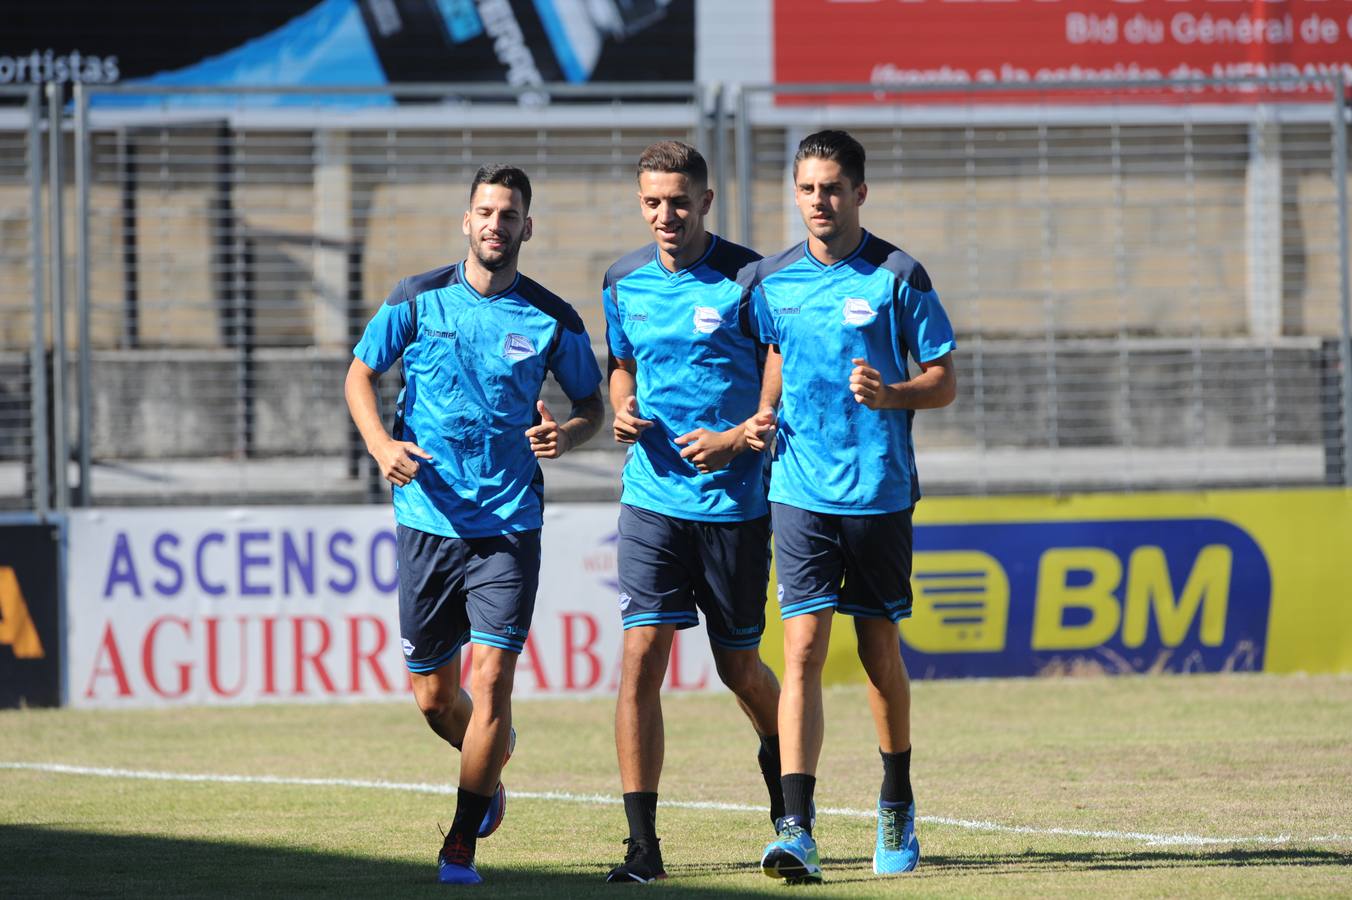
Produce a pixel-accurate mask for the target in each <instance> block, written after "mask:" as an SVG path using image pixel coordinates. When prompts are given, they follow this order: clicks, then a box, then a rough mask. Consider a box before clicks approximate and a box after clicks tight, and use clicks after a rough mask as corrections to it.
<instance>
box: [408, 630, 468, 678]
mask: <svg viewBox="0 0 1352 900" xmlns="http://www.w3.org/2000/svg"><path fill="white" fill-rule="evenodd" d="M468 643H469V635H468V634H466V635H465V636H464V637H462V638H461V639H460V640H459V641H457V642H456V644H455V648H454V649H453V650H448V651H446V652H445V653H443V654H441V655H440V656H436V657H433V658H432V659H430V660H427V661H425V662H424V661H421V660H412V659H406V660H404V666H405V667H406V668H407V669H408V670H409V671H410V672H413V673H414V674H416V675H426V674H427V673H428V672H435V671H436V670H437V669H440V668H441V667H442V666H444V665H446V663H448V662H450V661H451V659H452V658H453V657H454V656H455V655H456V654H457V653H459V652H460V651H461V650H463V649H464V648H465V645H466V644H468Z"/></svg>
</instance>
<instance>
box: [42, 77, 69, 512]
mask: <svg viewBox="0 0 1352 900" xmlns="http://www.w3.org/2000/svg"><path fill="white" fill-rule="evenodd" d="M63 107H64V104H63V102H62V94H61V85H59V84H48V85H47V139H48V147H49V150H48V158H49V159H50V161H51V173H52V177H51V184H50V188H49V192H48V193H49V196H50V197H51V204H52V215H51V220H50V228H51V235H52V443H53V445H54V446H53V447H52V460H53V466H52V468H53V470H54V471H53V474H54V475H55V479H56V503H55V506H56V510H57V511H58V512H65V511H66V510H67V509H69V508H70V466H69V463H70V439H69V436H68V435H67V434H66V428H67V425H68V424H69V419H70V417H69V416H68V415H67V413H66V404H67V400H68V391H67V389H66V235H65V215H64V212H65V210H64V207H65V204H64V203H63V202H62V201H63V195H64V194H65V188H64V186H63V185H62V184H61V175H62V172H61V149H62V148H61V144H62V135H61V118H62V114H63Z"/></svg>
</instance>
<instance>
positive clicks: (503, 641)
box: [469, 631, 526, 653]
mask: <svg viewBox="0 0 1352 900" xmlns="http://www.w3.org/2000/svg"><path fill="white" fill-rule="evenodd" d="M469 641H470V643H471V644H479V645H481V646H484V647H496V648H497V649H499V650H508V651H510V652H512V653H520V652H521V651H522V650H524V649H525V647H526V641H525V640H524V639H522V640H517V639H516V638H506V637H503V636H502V635H498V634H490V633H489V632H487V631H470V633H469Z"/></svg>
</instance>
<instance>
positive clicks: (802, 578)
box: [770, 503, 911, 622]
mask: <svg viewBox="0 0 1352 900" xmlns="http://www.w3.org/2000/svg"><path fill="white" fill-rule="evenodd" d="M770 515H771V517H772V518H773V520H774V523H775V573H776V575H777V576H778V577H779V614H780V615H781V616H782V617H784V618H785V619H791V618H793V617H794V616H801V615H804V614H806V613H814V612H817V611H818V610H823V609H835V610H837V611H839V612H843V613H845V614H846V615H850V616H855V617H856V618H864V619H891V620H892V621H893V622H899V621H901V620H902V619H905V618H907V617H908V616H910V614H911V510H909V509H903V510H901V511H900V512H894V513H883V514H882V515H872V516H842V515H832V514H828V513H816V512H809V511H808V510H805V509H799V508H798V507H796V506H786V505H785V504H783V503H771V504H770Z"/></svg>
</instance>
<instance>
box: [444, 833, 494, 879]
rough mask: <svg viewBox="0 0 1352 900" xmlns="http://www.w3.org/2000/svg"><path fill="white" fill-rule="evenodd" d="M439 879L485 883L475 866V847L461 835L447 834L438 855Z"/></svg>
mask: <svg viewBox="0 0 1352 900" xmlns="http://www.w3.org/2000/svg"><path fill="white" fill-rule="evenodd" d="M437 880H438V881H440V882H441V883H442V884H483V878H482V877H480V875H479V870H478V869H476V868H474V848H473V847H471V846H470V845H469V843H468V842H467V841H466V840H465V839H464V838H463V837H461V836H460V835H458V834H455V833H454V832H452V833H451V834H448V835H446V840H445V842H444V843H442V845H441V854H440V855H439V856H438V857H437Z"/></svg>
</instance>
